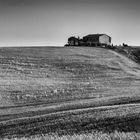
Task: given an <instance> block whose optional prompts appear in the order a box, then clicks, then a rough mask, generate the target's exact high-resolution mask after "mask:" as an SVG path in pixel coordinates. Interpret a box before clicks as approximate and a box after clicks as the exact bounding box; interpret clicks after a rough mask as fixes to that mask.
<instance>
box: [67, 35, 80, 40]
mask: <svg viewBox="0 0 140 140" xmlns="http://www.w3.org/2000/svg"><path fill="white" fill-rule="evenodd" d="M71 40H74V41H78V38H76V37H75V36H72V37H69V38H68V41H71Z"/></svg>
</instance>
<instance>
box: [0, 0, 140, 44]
mask: <svg viewBox="0 0 140 140" xmlns="http://www.w3.org/2000/svg"><path fill="white" fill-rule="evenodd" d="M139 14H140V1H139V0H0V46H63V45H64V44H66V43H67V38H68V37H70V36H80V37H83V36H85V35H88V34H96V33H105V34H107V35H109V36H111V37H112V43H113V44H114V45H119V44H122V43H126V44H128V45H133V46H140V15H139Z"/></svg>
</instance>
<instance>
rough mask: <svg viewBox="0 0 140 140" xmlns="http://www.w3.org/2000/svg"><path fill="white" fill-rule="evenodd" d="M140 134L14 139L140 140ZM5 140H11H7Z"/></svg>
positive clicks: (117, 133) (55, 135) (94, 133)
mask: <svg viewBox="0 0 140 140" xmlns="http://www.w3.org/2000/svg"><path fill="white" fill-rule="evenodd" d="M139 139H140V133H135V132H132V133H123V132H117V131H115V132H114V133H110V134H109V133H101V132H93V133H88V134H80V135H76V134H75V135H72V136H71V135H65V136H58V135H57V134H54V135H37V136H32V137H28V138H26V137H23V138H14V139H13V140H139ZM5 140H9V139H8V138H6V139H5Z"/></svg>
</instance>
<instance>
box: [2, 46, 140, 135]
mask: <svg viewBox="0 0 140 140" xmlns="http://www.w3.org/2000/svg"><path fill="white" fill-rule="evenodd" d="M127 62H129V60H126V59H123V58H122V57H120V56H118V55H116V54H113V53H112V52H110V51H108V50H105V49H102V48H84V47H83V48H26V49H25V48H1V49H0V91H1V92H0V93H1V94H0V96H1V98H0V112H1V116H0V120H1V121H4V120H9V119H14V118H20V117H23V116H24V117H27V116H36V115H44V116H42V117H35V118H34V119H27V118H26V119H25V118H23V119H21V120H18V121H17V120H16V121H8V122H4V123H3V124H1V125H5V127H3V129H1V130H0V132H1V134H4V133H5V130H7V132H9V133H18V132H20V133H21V134H24V133H25V132H26V133H27V131H25V129H27V128H29V129H31V130H32V128H35V129H36V130H35V131H36V132H39V131H40V132H41V133H42V132H43V131H45V130H47V132H50V131H58V128H60V127H59V126H60V125H62V124H63V125H62V131H61V132H62V133H63V131H64V130H69V129H72V128H73V130H72V131H74V132H76V131H85V130H90V129H93V128H99V129H101V127H100V126H103V128H104V127H105V128H106V125H108V124H109V121H108V120H106V121H105V122H104V119H111V118H112V117H113V118H112V125H113V123H114V120H113V119H114V117H116V118H119V119H116V120H115V121H116V123H118V122H119V120H120V117H121V119H122V121H123V120H124V119H126V121H128V122H129V124H133V123H134V124H135V122H132V121H133V119H134V118H135V117H136V118H138V116H139V112H140V111H139V100H140V96H139V89H140V88H139V84H140V80H139V77H137V75H136V74H135V73H132V72H131V71H132V68H133V66H132V67H129V65H127ZM134 67H136V68H137V69H138V70H139V66H136V64H134ZM81 100H82V101H81ZM68 101H69V102H68ZM71 101H72V102H71ZM54 103H55V104H54ZM130 103H131V104H130ZM132 103H137V104H136V105H135V104H132ZM119 104H124V105H121V106H120V105H119ZM129 104H130V105H129ZM50 105H51V106H50ZM110 105H117V106H112V107H111V106H110ZM12 106H17V107H14V108H13V107H12ZM101 106H105V107H101ZM95 107H97V108H95ZM98 107H99V108H98ZM100 107H101V108H100ZM77 109H80V110H77ZM69 110H72V111H69ZM116 110H117V112H116ZM29 111H30V112H29ZM33 111H34V112H33ZM56 111H58V113H54V114H53V112H56ZM60 111H64V112H60ZM25 112H26V113H25ZM118 112H119V113H118ZM49 113H52V114H49ZM119 114H120V115H119ZM134 115H135V117H134ZM48 116H50V117H51V119H52V120H51V121H50V119H46V117H47V118H50V117H48ZM98 116H100V117H98ZM119 116H120V117H119ZM127 116H129V117H127ZM94 119H95V120H94ZM98 119H99V121H98ZM39 120H40V121H39ZM68 120H69V122H68ZM43 121H44V122H45V125H43V124H42V122H43ZM95 122H96V123H95ZM5 123H6V124H5ZM13 123H14V124H13ZM94 123H95V124H98V125H95V126H94V125H93V124H94ZM124 123H125V122H124ZM137 123H138V124H139V122H137ZM31 124H32V125H31ZM42 125H43V127H45V128H47V129H45V130H44V129H43V127H42ZM77 125H78V126H79V127H78V130H75V129H77V127H76V126H77ZM9 126H10V127H9ZM55 126H57V127H55ZM122 126H124V124H123V123H122V125H120V127H121V128H122ZM65 127H66V128H67V129H66V128H65ZM113 127H114V129H116V126H115V125H114V126H111V128H113ZM120 127H119V129H120ZM18 128H20V130H19V129H18ZM128 128H130V125H129V126H128ZM136 128H138V129H139V127H136ZM9 129H12V130H9ZM60 129H61V128H60ZM82 129H83V130H82ZM108 129H110V127H109V128H108ZM8 130H9V131H8ZM35 131H33V132H32V131H29V132H30V133H29V134H33V133H35ZM64 133H65V132H64Z"/></svg>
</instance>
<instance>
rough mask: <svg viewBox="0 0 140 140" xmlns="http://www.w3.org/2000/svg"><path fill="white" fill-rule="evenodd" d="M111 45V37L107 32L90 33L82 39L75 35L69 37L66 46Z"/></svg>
mask: <svg viewBox="0 0 140 140" xmlns="http://www.w3.org/2000/svg"><path fill="white" fill-rule="evenodd" d="M109 45H111V37H110V36H108V35H106V34H89V35H87V36H84V37H83V38H82V39H80V38H79V37H78V38H76V37H74V36H72V37H70V38H68V44H67V45H66V46H109Z"/></svg>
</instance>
